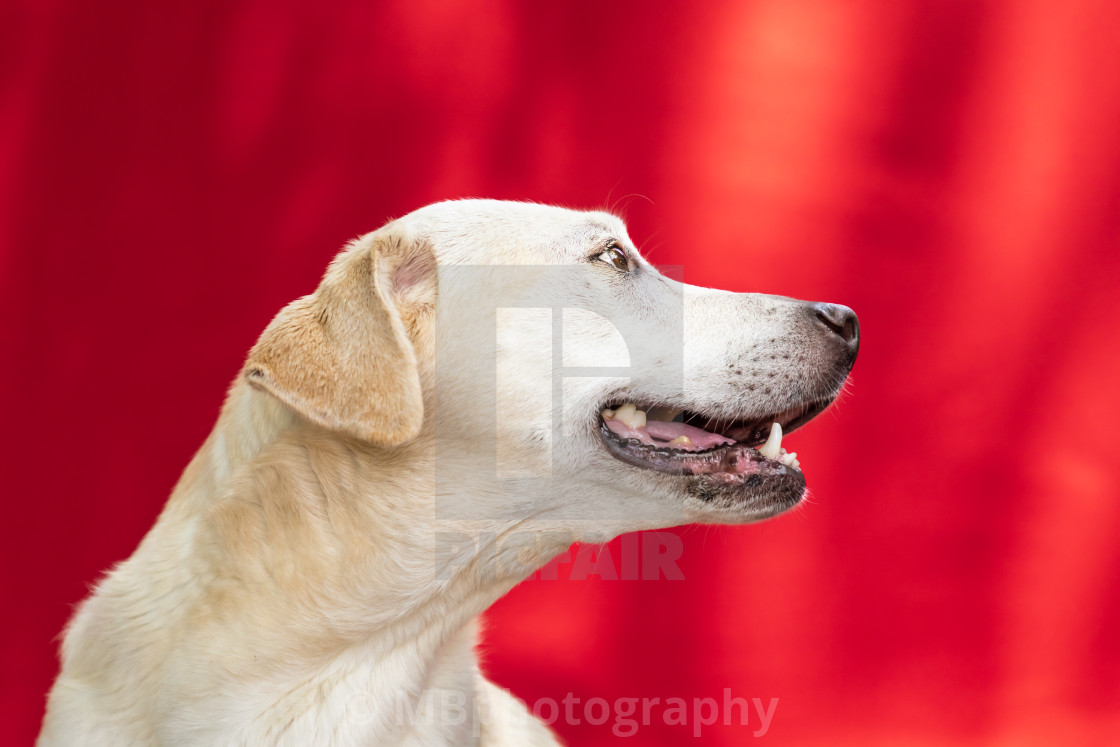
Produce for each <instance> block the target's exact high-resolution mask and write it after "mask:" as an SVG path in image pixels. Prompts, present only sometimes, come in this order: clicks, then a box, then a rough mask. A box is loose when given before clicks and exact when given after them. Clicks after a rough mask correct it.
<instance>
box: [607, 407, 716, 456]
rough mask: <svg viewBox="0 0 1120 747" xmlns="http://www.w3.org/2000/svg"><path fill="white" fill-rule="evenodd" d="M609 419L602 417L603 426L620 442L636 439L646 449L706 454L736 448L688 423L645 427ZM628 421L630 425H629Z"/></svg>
mask: <svg viewBox="0 0 1120 747" xmlns="http://www.w3.org/2000/svg"><path fill="white" fill-rule="evenodd" d="M619 415H620V416H621V417H608V416H607V414H606V413H604V414H603V422H604V423H606V424H607V427H608V428H610V429H611V431H612V432H613V433H615V434H616V435H618V436H620V437H621V438H636V439H638V440H639V441H641V442H642V443H644V444H646V445H647V446H657V447H660V448H667V449H680V450H681V451H705V450H706V449H711V448H712V447H715V446H723V445H724V444H733V443H735V441H734V440H732V439H730V438H726V437H724V436H721V435H719V434H718V433H709V432H708V431H706V430H704V429H703V428H697V427H696V426H693V425H687V424H685V423H677V422H669V421H664V420H649V421H646V422H645V424H644V425H642V424H639V423H640V422H641V419H639V420H638V422H635V421H634V419H633V418H627V417H626V416H625V414H623V413H621V412H620V413H619ZM627 420H629V421H630V422H629V423H628V422H627Z"/></svg>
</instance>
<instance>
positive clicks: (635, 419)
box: [614, 402, 646, 429]
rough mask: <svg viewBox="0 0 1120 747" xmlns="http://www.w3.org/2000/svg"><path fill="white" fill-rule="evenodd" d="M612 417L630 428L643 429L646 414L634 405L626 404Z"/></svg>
mask: <svg viewBox="0 0 1120 747" xmlns="http://www.w3.org/2000/svg"><path fill="white" fill-rule="evenodd" d="M614 416H615V418H616V419H617V420H621V421H622V422H623V423H626V425H627V426H628V427H630V428H634V429H637V428H644V427H645V425H646V414H645V412H643V411H642V410H639V409H638V408H637V407H635V406H634V405H632V404H630V403H629V402H627V403H626V404H625V405H623V406H622V407H620V408H618V410H616V411H615V413H614Z"/></svg>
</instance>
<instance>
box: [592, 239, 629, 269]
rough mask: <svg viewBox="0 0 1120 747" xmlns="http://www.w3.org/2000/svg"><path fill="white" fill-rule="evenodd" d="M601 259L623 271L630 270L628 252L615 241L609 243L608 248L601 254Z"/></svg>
mask: <svg viewBox="0 0 1120 747" xmlns="http://www.w3.org/2000/svg"><path fill="white" fill-rule="evenodd" d="M599 259H601V260H602V261H604V262H606V263H607V264H608V265H610V266H611V267H613V268H614V269H616V270H619V271H621V272H629V271H630V260H629V259H628V258H627V257H626V252H624V251H622V249H621V248H620V247H619V245H618V244H615V243H613V242H612V243H611V244H608V245H607V250H606V251H605V252H603V253H602V254H600V255H599Z"/></svg>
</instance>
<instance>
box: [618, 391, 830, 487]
mask: <svg viewBox="0 0 1120 747" xmlns="http://www.w3.org/2000/svg"><path fill="white" fill-rule="evenodd" d="M830 402H831V400H830V399H826V400H821V401H815V402H808V403H805V404H802V405H798V406H795V407H792V408H789V409H787V410H782V411H780V412H775V413H772V414H770V415H766V416H763V417H758V418H750V419H743V420H718V419H714V418H709V417H706V416H704V415H702V414H699V413H694V412H689V411H687V410H677V409H673V408H668V407H647V408H644V409H643V408H642V407H641V406H639V405H637V404H634V403H633V402H625V403H621V404H617V405H613V406H609V407H607V408H605V409H603V410H602V411H601V412H600V421H599V431H600V435H601V436H602V438H603V441H604V442H605V443H606V445H607V448H608V449H609V450H610V452H611V453H612V454H613V455H614V456H616V457H617V458H619V459H621V460H622V461H624V462H627V463H629V464H632V465H634V466H637V467H645V468H647V469H652V470H656V471H658V472H666V473H669V474H674V475H711V476H712V477H715V478H717V479H719V480H720V481H721V482H735V483H747V484H755V483H757V482H758V480H759V479H761V478H762V477H766V476H770V475H774V476H777V475H790V476H793V475H796V476H797V477H798V478H801V469H800V467H801V464H800V462H799V461H798V459H797V454H794V453H788V452H786V450H785V449H784V448H782V437H783V435H784V434H786V433H789V432H791V431H793V430H794V429H796V428H798V427H800V426H802V425H804V424H805V423H807V422H808V421H809V420H811V419H812V418H814V417H815V416H816V415H818V414H820V412H821V411H822V410H824V409H825V408H826V407H827V406H828V405H829V403H830ZM752 476H756V477H754V479H751V477H752ZM801 479H802V480H803V478H801Z"/></svg>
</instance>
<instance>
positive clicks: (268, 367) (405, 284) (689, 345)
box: [245, 200, 859, 528]
mask: <svg viewBox="0 0 1120 747" xmlns="http://www.w3.org/2000/svg"><path fill="white" fill-rule="evenodd" d="M858 347H859V325H858V323H857V321H856V317H855V314H853V313H852V311H851V310H850V309H848V308H846V307H843V306H837V305H833V304H819V303H807V302H804V301H797V300H793V299H789V298H783V297H777V296H768V295H761V294H754V293H729V292H726V291H718V290H710V289H704V288H698V287H695V286H688V285H684V284H682V283H680V282H677V281H676V280H673V279H670V278H669V277H667V276H666V275H664V274H662V273H661V272H659V271H658V270H657V269H655V268H654V267H653V266H652V265H651V264H649V262H647V261H646V260H645V259H644V258H643V257H642V256H641V255H640V254H639V253H638V251H637V249H636V248H635V247H634V245H633V243H632V242H631V241H630V239H629V237H628V236H627V233H626V229H625V226H624V225H623V224H622V222H621V221H620V220H619V219H618V218H616V217H615V216H612V215H609V214H606V213H600V212H576V211H571V210H565V209H562V208H556V207H548V206H542V205H534V204H525V203H508V202H497V201H489V200H464V201H457V202H448V203H440V204H436V205H432V206H429V207H426V208H423V209H421V210H418V211H416V212H414V213H412V214H410V215H408V216H405V217H404V218H401V219H399V220H396V221H393V222H392V223H390V224H388V225H387V226H385V227H383V228H382V229H380V230H379V231H376V232H374V233H372V234H369V235H367V236H365V237H363V238H361V239H359V240H357V241H355V242H354V243H353V244H352V245H351V246H350V247H349V249H347V250H346V251H344V252H343V253H342V254H340V255H339V257H338V258H336V260H335V261H334V263H332V265H331V267H330V269H329V270H328V271H327V273H326V276H325V277H324V279H323V282H322V284H321V285H320V286H319V288H318V289H317V290H316V292H315V293H314V294H312V295H311V296H308V297H305V298H303V299H300V300H298V301H296V302H294V303H292V304H291V305H289V306H288V307H287V308H285V309H284V310H283V311H282V312H281V313H280V314H279V315H278V316H277V318H276V319H275V320H274V321H273V322H272V324H271V325H270V326H269V327H268V329H266V330H265V332H264V334H263V335H262V336H261V339H260V341H259V342H258V344H257V345H256V347H254V349H253V351H252V353H251V354H250V357H249V360H248V362H247V364H246V367H245V376H246V377H247V378H248V380H249V382H250V383H251V384H253V385H254V386H255V387H257V388H258V389H261V390H264V391H266V392H268V393H269V394H271V395H273V396H275V397H277V398H279V399H280V400H281V401H282V402H284V403H285V404H286V405H288V406H289V407H290V408H291V409H292V410H294V411H295V412H296V413H298V415H300V416H301V417H302V418H303V419H305V420H306V421H309V422H311V423H314V424H316V425H317V426H319V427H322V428H326V429H329V430H331V431H332V432H335V433H337V434H339V435H341V436H345V437H347V438H350V439H353V440H355V441H358V442H361V443H366V444H370V445H372V446H371V448H380V449H390V450H392V449H401V448H410V447H411V446H412V445H413V443H414V442H417V441H423V442H424V443H425V444H426V446H427V447H430V449H431V450H432V458H433V463H434V468H435V471H436V492H437V494H439V495H442V496H449V495H455V494H458V493H461V494H463V495H464V496H469V497H470V500H471V501H473V502H472V503H471V505H472V506H474V507H475V508H477V509H479V510H483V508H480V507H484V510H485V511H487V512H490V513H492V514H494V515H497V516H501V517H503V518H519V517H525V516H528V515H530V514H531V515H535V516H550V515H553V516H559V515H565V516H568V517H580V518H594V517H596V516H610V517H611V518H622V519H624V520H627V521H629V523H630V525H631V526H632V528H643V527H653V526H667V525H672V524H678V523H683V522H689V521H710V522H743V521H752V520H758V519H762V518H766V517H768V516H772V515H774V514H777V513H779V512H781V511H783V510H785V509H787V508H789V507H791V506H793V505H795V504H796V503H797V502H798V501H799V500H801V498H802V497H803V495H804V493H805V478H804V475H803V473H802V471H801V469H800V465H799V462H798V461H797V458H796V457H795V456H794V455H790V454H786V453H785V451H784V449H782V448H781V444H780V439H781V436H782V434H785V433H789V432H790V431H792V430H794V429H796V428H798V427H800V426H802V425H804V424H805V423H806V422H808V421H809V420H810V419H812V418H813V417H814V416H816V415H817V414H819V413H820V412H821V411H822V410H824V409H825V408H826V407H827V406H828V405H829V404H830V403H831V402H832V401H833V400H834V398H835V397H836V396H837V394H838V393H839V392H840V389H841V387H842V386H843V384H844V382H845V380H846V378H847V376H848V372H849V371H850V370H851V367H852V364H853V363H854V361H855V357H856V352H857V350H858ZM479 496H483V498H479Z"/></svg>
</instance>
